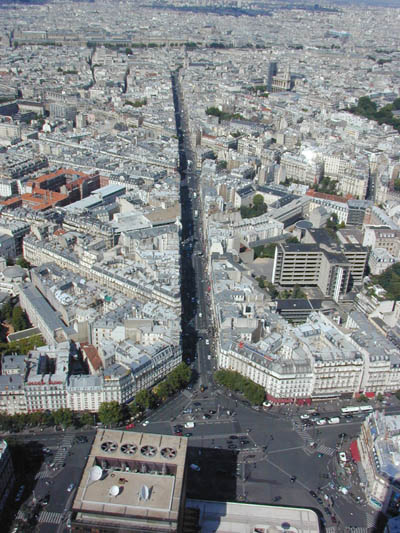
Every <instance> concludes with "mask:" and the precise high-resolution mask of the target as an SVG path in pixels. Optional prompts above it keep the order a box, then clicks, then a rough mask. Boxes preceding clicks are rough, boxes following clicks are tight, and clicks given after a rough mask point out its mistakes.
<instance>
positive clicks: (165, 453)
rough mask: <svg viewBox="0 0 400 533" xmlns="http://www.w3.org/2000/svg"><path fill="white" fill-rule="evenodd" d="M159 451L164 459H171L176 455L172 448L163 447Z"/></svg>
mask: <svg viewBox="0 0 400 533" xmlns="http://www.w3.org/2000/svg"><path fill="white" fill-rule="evenodd" d="M160 453H161V455H162V456H163V457H165V459H173V458H174V457H176V450H175V449H174V448H163V449H162V450H161V452H160Z"/></svg>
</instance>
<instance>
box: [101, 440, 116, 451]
mask: <svg viewBox="0 0 400 533" xmlns="http://www.w3.org/2000/svg"><path fill="white" fill-rule="evenodd" d="M100 448H101V449H102V450H103V452H107V453H113V452H115V450H116V449H117V448H118V444H117V443H116V442H112V441H110V440H107V441H105V442H102V443H101V445H100Z"/></svg>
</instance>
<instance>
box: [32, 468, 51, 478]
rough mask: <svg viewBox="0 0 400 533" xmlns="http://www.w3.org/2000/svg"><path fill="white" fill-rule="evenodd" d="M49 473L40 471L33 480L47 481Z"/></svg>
mask: <svg viewBox="0 0 400 533" xmlns="http://www.w3.org/2000/svg"><path fill="white" fill-rule="evenodd" d="M49 477H50V476H49V472H48V471H47V469H46V470H40V472H38V473H37V474H36V476H35V479H47V478H49Z"/></svg>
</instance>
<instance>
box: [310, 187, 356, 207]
mask: <svg viewBox="0 0 400 533" xmlns="http://www.w3.org/2000/svg"><path fill="white" fill-rule="evenodd" d="M306 195H307V196H313V197H314V198H322V199H324V200H332V201H334V202H342V203H344V204H345V203H347V200H351V199H352V198H354V196H352V195H351V194H346V196H338V195H337V194H327V193H325V192H317V191H314V190H313V189H308V191H307V192H306Z"/></svg>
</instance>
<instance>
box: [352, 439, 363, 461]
mask: <svg viewBox="0 0 400 533" xmlns="http://www.w3.org/2000/svg"><path fill="white" fill-rule="evenodd" d="M350 452H351V456H352V457H353V459H354V461H355V462H356V463H359V462H360V459H361V457H360V451H359V449H358V444H357V441H356V440H353V442H352V443H351V444H350Z"/></svg>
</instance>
